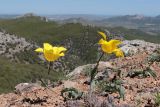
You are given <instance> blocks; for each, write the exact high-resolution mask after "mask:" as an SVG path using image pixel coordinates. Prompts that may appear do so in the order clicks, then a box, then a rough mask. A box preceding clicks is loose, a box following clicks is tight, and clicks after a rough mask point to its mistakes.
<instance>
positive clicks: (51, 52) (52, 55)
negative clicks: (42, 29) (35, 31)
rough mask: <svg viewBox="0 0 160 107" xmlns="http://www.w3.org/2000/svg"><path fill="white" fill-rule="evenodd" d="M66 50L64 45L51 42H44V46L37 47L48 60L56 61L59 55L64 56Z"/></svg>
mask: <svg viewBox="0 0 160 107" xmlns="http://www.w3.org/2000/svg"><path fill="white" fill-rule="evenodd" d="M66 50H67V49H66V48H64V47H55V46H52V45H50V44H49V43H44V44H43V48H37V49H36V50H35V51H36V52H40V53H43V54H44V57H45V59H46V60H47V61H55V60H57V59H58V58H59V57H61V56H64V51H66Z"/></svg>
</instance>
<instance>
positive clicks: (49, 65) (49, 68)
mask: <svg viewBox="0 0 160 107" xmlns="http://www.w3.org/2000/svg"><path fill="white" fill-rule="evenodd" d="M51 66H52V62H49V64H48V75H49V73H50V71H51Z"/></svg>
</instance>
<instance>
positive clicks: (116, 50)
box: [114, 48, 124, 57]
mask: <svg viewBox="0 0 160 107" xmlns="http://www.w3.org/2000/svg"><path fill="white" fill-rule="evenodd" d="M114 53H115V55H116V56H117V57H124V54H123V51H122V50H121V49H119V48H118V49H115V50H114Z"/></svg>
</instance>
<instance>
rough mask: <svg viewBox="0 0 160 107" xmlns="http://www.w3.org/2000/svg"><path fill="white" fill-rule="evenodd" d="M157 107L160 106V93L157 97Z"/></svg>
mask: <svg viewBox="0 0 160 107" xmlns="http://www.w3.org/2000/svg"><path fill="white" fill-rule="evenodd" d="M155 106H160V93H157V94H156V95H155Z"/></svg>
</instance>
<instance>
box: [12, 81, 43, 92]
mask: <svg viewBox="0 0 160 107" xmlns="http://www.w3.org/2000/svg"><path fill="white" fill-rule="evenodd" d="M39 88H41V86H40V85H38V84H35V83H20V84H18V85H16V86H15V89H16V90H15V92H16V93H19V94H22V93H23V92H26V91H33V90H35V89H39Z"/></svg>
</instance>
